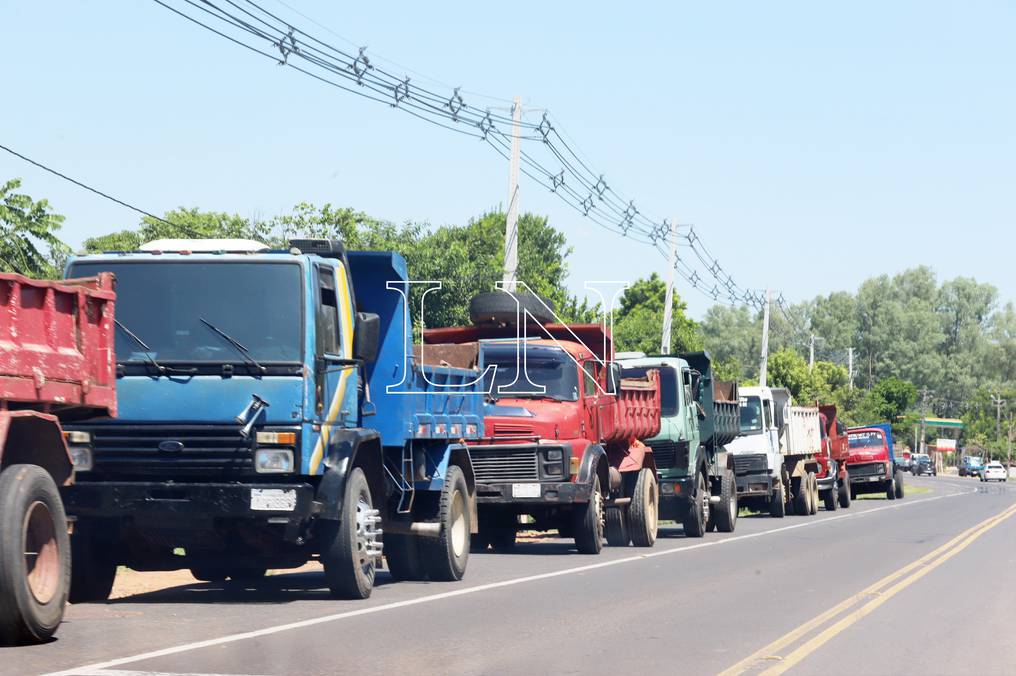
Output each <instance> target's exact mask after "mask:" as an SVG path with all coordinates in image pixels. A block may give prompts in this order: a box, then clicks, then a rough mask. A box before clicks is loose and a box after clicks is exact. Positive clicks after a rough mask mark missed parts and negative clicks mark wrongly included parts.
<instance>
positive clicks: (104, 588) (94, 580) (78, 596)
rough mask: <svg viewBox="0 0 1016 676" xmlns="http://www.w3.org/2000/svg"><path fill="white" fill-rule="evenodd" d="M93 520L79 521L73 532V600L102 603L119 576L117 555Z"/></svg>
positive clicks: (71, 595)
mask: <svg viewBox="0 0 1016 676" xmlns="http://www.w3.org/2000/svg"><path fill="white" fill-rule="evenodd" d="M100 532H101V531H100V530H99V528H97V527H96V526H95V525H94V524H91V523H82V522H79V523H78V524H76V526H75V528H74V535H72V536H71V593H70V596H69V597H68V600H69V601H70V602H71V603H100V602H102V601H105V600H106V599H108V598H109V594H110V592H112V591H113V582H114V581H115V580H116V559H115V558H114V557H113V556H112V552H111V551H110V543H109V542H106V541H104V540H102V539H100V537H99V535H98V533H100Z"/></svg>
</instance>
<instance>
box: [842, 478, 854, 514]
mask: <svg viewBox="0 0 1016 676" xmlns="http://www.w3.org/2000/svg"><path fill="white" fill-rule="evenodd" d="M852 493H853V491H852V490H850V473H849V472H847V473H846V474H844V475H843V483H841V484H840V496H839V497H840V507H842V508H843V509H847V508H848V507H850V498H851V497H852V495H851V494H852Z"/></svg>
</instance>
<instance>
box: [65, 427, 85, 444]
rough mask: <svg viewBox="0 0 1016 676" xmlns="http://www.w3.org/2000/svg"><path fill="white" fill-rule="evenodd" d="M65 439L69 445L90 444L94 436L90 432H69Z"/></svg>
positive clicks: (66, 433)
mask: <svg viewBox="0 0 1016 676" xmlns="http://www.w3.org/2000/svg"><path fill="white" fill-rule="evenodd" d="M63 435H64V439H66V440H67V443H69V444H90V443H92V435H91V434H90V433H88V432H82V431H81V430H67V431H64V433H63Z"/></svg>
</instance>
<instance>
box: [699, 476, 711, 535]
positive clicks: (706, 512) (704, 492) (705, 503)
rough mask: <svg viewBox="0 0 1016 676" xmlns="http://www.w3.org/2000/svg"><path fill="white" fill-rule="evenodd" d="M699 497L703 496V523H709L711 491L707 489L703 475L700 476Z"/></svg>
mask: <svg viewBox="0 0 1016 676" xmlns="http://www.w3.org/2000/svg"><path fill="white" fill-rule="evenodd" d="M698 485H699V495H701V496H702V497H701V501H702V523H703V524H706V523H709V491H708V490H707V489H706V480H705V477H703V476H702V475H701V474H699V480H698Z"/></svg>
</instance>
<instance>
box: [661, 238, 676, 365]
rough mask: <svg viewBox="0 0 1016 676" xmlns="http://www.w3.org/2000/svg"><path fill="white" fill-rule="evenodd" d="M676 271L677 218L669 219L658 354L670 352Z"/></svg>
mask: <svg viewBox="0 0 1016 676" xmlns="http://www.w3.org/2000/svg"><path fill="white" fill-rule="evenodd" d="M676 273H677V218H674V219H672V220H671V221H670V274H669V276H668V278H667V296H666V299H665V300H664V301H663V338H662V339H661V341H660V354H670V329H671V324H673V322H674V307H673V306H674V275H675V274H676Z"/></svg>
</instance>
